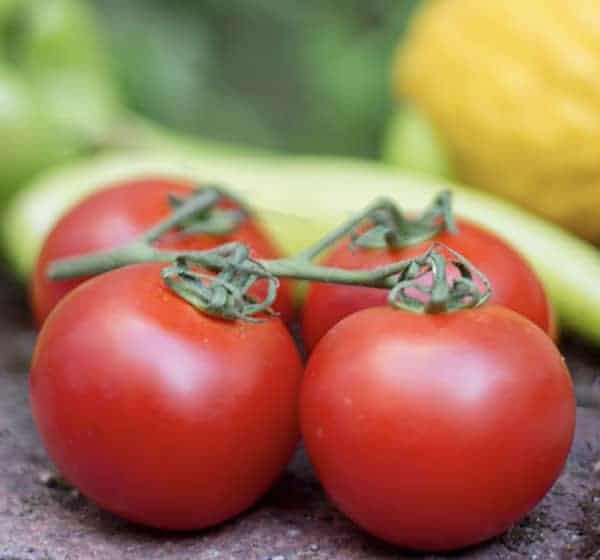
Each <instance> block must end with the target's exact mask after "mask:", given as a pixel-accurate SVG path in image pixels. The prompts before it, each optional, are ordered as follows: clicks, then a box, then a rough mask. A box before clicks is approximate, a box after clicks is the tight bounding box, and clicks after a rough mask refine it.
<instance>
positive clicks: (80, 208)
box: [31, 178, 294, 325]
mask: <svg viewBox="0 0 600 560" xmlns="http://www.w3.org/2000/svg"><path fill="white" fill-rule="evenodd" d="M193 192H194V188H193V186H192V185H191V184H188V183H186V182H183V181H179V180H172V179H165V178H148V179H140V180H132V181H128V182H125V183H122V184H119V185H116V186H114V187H111V188H108V189H105V190H102V191H99V192H97V193H94V194H93V195H91V196H90V197H88V198H86V199H85V200H83V201H82V202H81V203H79V204H78V205H77V206H75V208H73V209H72V210H71V211H70V212H68V213H67V214H66V215H65V216H63V218H62V219H61V220H60V221H59V222H58V224H57V225H56V226H55V227H54V229H53V230H52V232H51V233H50V234H49V236H48V238H47V239H46V241H45V243H44V246H43V248H42V251H41V253H40V256H39V258H38V261H37V263H36V267H35V272H34V275H33V281H32V286H31V305H32V309H33V314H34V317H35V320H36V323H37V324H38V325H41V324H42V323H43V322H44V320H45V319H46V317H47V316H48V314H49V313H50V311H51V310H52V308H53V307H54V306H55V305H56V304H57V302H58V301H59V300H60V299H61V298H62V297H63V296H64V295H65V294H66V293H67V292H69V291H70V290H72V289H73V288H74V287H75V286H78V285H79V284H81V283H82V282H84V281H85V279H84V278H78V279H74V280H68V281H62V282H54V281H52V280H50V279H49V278H48V277H47V276H46V270H47V267H48V265H49V263H51V262H52V261H54V260H57V259H61V258H66V257H72V256H76V255H81V254H84V253H91V252H94V251H99V250H101V249H111V248H115V247H118V246H120V245H123V244H125V243H128V242H130V241H133V240H134V239H135V238H137V237H138V236H140V235H141V234H142V233H143V232H144V231H146V230H147V229H149V228H150V227H151V226H153V225H154V224H156V223H157V222H159V221H160V220H162V219H163V218H165V217H166V216H167V215H168V214H169V212H170V211H171V207H170V206H169V203H168V195H169V194H174V195H179V196H188V195H190V194H192V193H193ZM221 206H222V207H229V208H231V207H235V204H233V203H232V202H231V201H226V203H225V204H222V205H221ZM230 241H239V242H241V243H245V244H246V245H248V246H249V247H250V248H251V255H252V256H253V257H256V258H277V257H279V256H280V255H279V252H278V250H277V249H276V247H275V245H274V244H273V242H272V241H271V240H270V239H269V237H268V235H267V234H266V233H265V232H264V231H263V230H262V228H261V227H260V225H259V224H257V223H256V222H255V221H254V220H252V219H249V220H246V221H244V222H243V223H242V224H241V225H240V226H239V227H238V228H237V229H236V230H235V231H234V232H233V233H231V234H229V235H225V236H218V237H217V236H212V235H194V236H182V235H177V234H176V233H175V234H169V235H168V236H166V237H165V238H164V239H162V240H161V242H160V243H158V246H160V247H164V248H171V249H182V250H185V249H187V250H193V249H197V250H203V249H210V248H213V247H217V246H218V245H221V244H223V243H229V242H230ZM253 294H254V295H255V296H256V297H257V298H259V299H262V298H263V297H264V295H265V294H266V284H265V283H263V284H257V285H256V287H255V291H254V292H253ZM274 308H275V309H276V310H277V311H278V312H279V313H280V314H281V316H282V318H283V319H284V320H285V321H290V320H291V318H292V317H293V314H294V311H293V304H292V299H291V285H290V283H289V282H285V281H284V282H282V285H281V286H280V290H279V294H278V298H277V301H276V302H275V305H274Z"/></svg>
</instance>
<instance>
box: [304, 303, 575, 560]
mask: <svg viewBox="0 0 600 560" xmlns="http://www.w3.org/2000/svg"><path fill="white" fill-rule="evenodd" d="M300 416H301V428H302V434H303V437H304V442H305V445H306V448H307V450H308V454H309V456H310V459H311V461H312V464H313V465H314V467H315V469H316V472H317V474H318V477H319V479H320V480H321V482H322V484H323V486H324V488H325V490H326V491H327V493H328V495H329V496H330V497H331V499H332V501H333V502H334V503H335V504H336V505H337V506H338V507H339V508H340V510H341V511H343V512H344V513H345V514H346V515H348V517H350V519H352V520H354V521H355V522H356V523H357V524H358V525H360V526H361V527H363V528H364V529H365V530H367V531H368V532H369V533H372V534H373V535H375V536H377V537H380V538H382V539H384V540H386V541H390V542H392V543H395V544H397V545H401V546H403V547H407V548H414V549H420V550H430V551H435V550H449V549H454V548H460V547H464V546H468V545H472V544H475V543H478V542H481V541H483V540H486V539H488V538H491V537H493V536H494V535H497V534H499V533H501V532H502V531H504V530H505V529H507V528H508V527H509V526H510V525H511V524H513V523H514V522H515V521H517V520H518V519H520V518H521V517H523V516H524V515H525V514H526V513H527V512H528V511H529V510H530V509H531V508H533V506H534V505H535V504H536V503H537V502H538V501H539V500H540V499H541V498H542V497H543V496H544V494H545V493H546V492H547V491H548V489H549V488H550V487H551V485H552V484H553V482H554V481H555V480H556V478H557V477H558V475H559V474H560V472H561V469H562V467H563V465H564V463H565V460H566V458H567V455H568V452H569V448H570V446H571V442H572V439H573V431H574V424H575V400H574V396H573V387H572V384H571V380H570V377H569V373H568V371H567V368H566V367H565V364H564V362H563V359H562V357H561V356H560V354H559V352H558V350H557V349H556V347H555V345H554V344H553V342H552V340H551V339H550V338H549V337H548V336H547V335H546V334H545V333H544V332H543V331H542V330H540V329H539V328H538V327H537V326H535V325H534V324H533V323H531V322H530V321H529V320H527V319H525V318H524V317H522V316H521V315H518V314H517V313H515V312H513V311H511V310H509V309H506V308H503V307H499V306H484V307H481V308H478V309H472V310H466V311H458V312H454V313H445V314H439V315H416V314H412V313H409V312H404V311H398V310H394V309H392V308H385V307H375V308H370V309H367V310H363V311H360V312H358V313H355V314H353V315H351V316H349V317H347V318H346V319H344V320H342V321H340V322H339V323H338V324H337V325H336V326H335V327H334V328H333V329H331V330H330V331H329V332H328V333H327V334H326V335H325V336H324V337H323V339H322V340H321V342H320V343H319V344H318V345H317V347H316V348H315V350H314V352H313V353H312V355H311V357H310V359H309V362H308V366H307V370H306V372H305V379H304V382H303V387H302V392H301V399H300Z"/></svg>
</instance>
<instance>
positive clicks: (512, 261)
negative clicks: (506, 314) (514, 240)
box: [302, 220, 556, 350]
mask: <svg viewBox="0 0 600 560" xmlns="http://www.w3.org/2000/svg"><path fill="white" fill-rule="evenodd" d="M457 225H458V232H457V233H456V234H451V233H448V232H443V233H441V234H440V235H437V236H436V237H434V238H432V239H430V240H428V241H425V242H423V243H420V244H418V245H414V246H412V247H407V248H404V249H397V250H389V249H362V248H360V247H355V248H352V247H351V246H350V241H349V240H344V241H342V242H341V243H340V244H338V245H336V246H335V247H334V248H333V250H332V251H331V252H330V253H329V254H328V255H327V256H326V257H325V259H324V261H323V264H325V265H327V266H335V267H339V268H346V269H351V270H354V269H369V268H375V267H377V266H384V265H387V264H390V263H393V262H397V261H400V260H403V259H408V258H413V257H416V256H419V255H421V254H423V253H424V252H425V251H426V250H427V249H428V248H429V247H430V246H431V244H432V243H433V242H434V241H439V242H440V243H444V244H445V245H447V246H448V247H450V248H452V249H454V250H455V251H458V252H459V253H460V254H461V255H463V256H464V257H466V258H467V259H468V260H469V261H470V262H471V263H472V264H474V265H475V266H476V267H477V268H478V269H479V270H481V271H482V272H483V273H484V274H485V275H486V276H487V277H488V279H489V280H490V282H491V284H492V287H493V289H494V293H493V296H492V298H491V300H490V301H491V302H492V303H496V304H498V305H503V306H506V307H509V308H510V309H512V310H514V311H516V312H518V313H521V314H522V315H524V316H525V317H527V318H528V319H530V320H531V321H533V322H534V323H536V324H537V325H538V326H539V327H540V328H541V329H543V330H544V331H546V332H547V333H549V334H550V335H551V336H555V335H556V332H555V328H556V326H555V324H554V315H553V310H552V307H551V304H550V302H549V300H548V298H547V296H546V294H545V291H544V288H543V286H542V284H541V282H540V281H539V279H538V277H537V275H536V274H535V272H534V271H533V270H532V268H531V267H530V266H529V264H528V263H527V262H526V261H525V259H524V258H523V257H521V255H519V254H518V253H517V252H516V251H515V250H514V249H513V248H512V247H510V246H509V245H508V244H506V243H505V242H504V241H502V240H501V239H499V238H498V237H497V236H495V235H494V234H492V233H490V232H487V231H485V230H484V229H482V228H480V227H478V226H476V225H474V224H471V223H469V222H467V221H465V220H458V224H457ZM388 293H389V292H388V291H387V290H378V289H376V288H364V287H356V286H342V285H335V284H324V283H313V284H312V285H311V286H310V288H309V290H308V293H307V296H306V301H305V303H304V307H303V314H302V335H303V340H304V342H305V344H306V346H307V348H308V350H311V349H312V348H314V346H315V345H316V343H317V342H318V341H319V339H320V338H321V337H322V336H323V335H324V334H325V333H326V332H327V331H328V330H329V329H330V328H331V327H333V325H335V324H336V323H337V322H338V321H340V320H341V319H343V318H344V317H346V316H347V315H350V314H351V313H354V312H355V311H359V310H361V309H367V308H368V307H375V306H379V305H385V304H386V300H387V296H388Z"/></svg>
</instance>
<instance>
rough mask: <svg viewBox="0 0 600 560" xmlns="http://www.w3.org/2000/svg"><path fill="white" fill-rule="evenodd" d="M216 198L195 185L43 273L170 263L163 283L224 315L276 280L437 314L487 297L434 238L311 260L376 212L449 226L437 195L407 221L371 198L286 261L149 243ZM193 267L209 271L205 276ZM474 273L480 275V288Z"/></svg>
mask: <svg viewBox="0 0 600 560" xmlns="http://www.w3.org/2000/svg"><path fill="white" fill-rule="evenodd" d="M223 196H225V195H223V194H222V193H221V192H220V191H219V190H218V189H215V188H206V189H203V190H202V191H199V193H198V194H196V195H193V196H192V197H190V198H189V199H186V200H179V201H178V202H177V203H176V204H175V205H174V206H175V208H174V210H173V212H172V213H171V214H170V215H169V216H168V217H167V218H165V219H164V220H163V221H161V222H160V223H158V224H157V225H155V226H154V227H153V228H151V229H150V230H148V231H147V232H146V233H144V234H143V235H142V236H141V237H140V238H139V239H137V240H136V241H134V242H132V243H130V244H127V245H125V246H122V247H119V248H116V249H111V250H107V251H100V252H97V253H92V254H88V255H83V256H80V257H74V258H68V259H62V260H60V261H56V262H53V263H51V265H50V267H49V269H48V275H49V277H50V278H51V279H53V280H65V279H68V278H75V277H81V276H91V275H96V274H100V273H103V272H107V271H109V270H112V269H115V268H119V267H122V266H126V265H129V264H136V263H148V262H156V263H161V262H164V263H171V266H170V267H167V268H165V269H164V270H163V274H162V276H163V279H164V281H165V282H166V284H167V285H168V286H169V287H170V288H171V289H172V290H173V291H174V292H176V293H177V294H178V295H179V296H181V297H182V298H184V299H185V300H186V301H188V302H189V303H190V304H192V305H194V306H195V307H197V308H198V309H200V310H202V311H203V312H205V313H208V314H211V315H217V316H220V317H224V318H227V319H239V318H245V319H250V318H251V317H252V316H253V315H256V314H260V313H263V312H265V311H267V310H268V309H270V306H271V304H272V303H273V302H274V300H275V297H276V294H277V287H278V278H292V279H298V280H308V281H318V282H328V283H336V284H349V285H357V286H365V287H371V288H383V289H389V290H391V291H390V303H391V304H392V305H393V306H395V307H399V308H402V309H406V310H410V311H413V312H427V313H438V312H443V311H455V310H458V309H462V308H466V307H475V306H477V305H481V304H482V303H483V302H485V301H486V300H487V299H488V298H489V297H490V295H491V287H490V285H489V282H488V281H487V279H486V278H485V276H484V275H483V274H482V273H481V272H479V271H478V270H477V269H475V268H474V267H473V265H472V264H471V263H469V262H468V261H466V259H464V258H463V257H461V256H460V255H458V254H457V253H456V252H454V251H452V250H451V249H449V248H447V247H445V246H443V245H441V244H439V243H434V244H433V245H432V246H431V248H430V249H429V250H428V251H426V252H425V253H424V254H423V255H422V256H421V257H418V258H416V259H414V258H413V259H406V260H400V261H398V262H395V263H392V264H389V265H385V266H380V267H376V268H373V269H371V270H347V269H342V268H335V267H327V266H320V265H317V264H314V263H313V262H312V260H313V259H314V258H315V257H316V256H317V255H319V254H320V253H321V252H323V251H324V250H326V249H327V248H328V247H330V246H331V245H332V244H333V243H335V242H336V241H338V240H339V239H341V238H342V237H344V236H346V235H348V234H351V233H352V232H353V231H355V229H356V228H357V227H358V226H359V225H360V224H361V223H362V222H363V221H365V220H369V221H370V222H371V224H374V225H372V227H378V224H379V223H380V221H381V218H380V216H381V214H382V213H385V214H386V215H387V216H388V217H389V216H392V217H393V219H394V220H395V221H396V222H397V223H402V224H404V225H405V226H406V225H407V224H409V223H413V224H415V223H416V224H420V225H418V226H417V229H421V230H422V229H423V227H424V226H423V224H425V223H426V224H428V226H427V227H429V230H430V232H433V231H434V230H436V231H438V228H440V227H442V228H448V229H450V227H452V223H453V222H452V221H451V218H448V217H447V214H448V208H449V206H448V203H447V202H448V200H449V199H448V197H447V195H445V194H444V193H442V195H441V196H440V197H438V199H436V201H435V202H434V205H433V206H432V208H430V209H428V210H427V211H426V212H425V213H424V214H423V215H422V216H421V217H420V218H418V219H417V220H413V221H412V222H409V221H407V220H405V219H404V218H403V217H402V215H401V213H400V212H399V210H398V209H397V208H396V207H395V206H394V204H393V203H392V202H390V201H389V200H386V199H381V200H377V201H375V202H374V203H373V204H371V205H369V206H368V207H367V208H365V209H364V210H363V211H362V212H360V213H358V214H357V215H356V216H355V217H353V218H351V219H350V220H349V221H348V222H346V223H344V224H342V225H341V226H340V227H338V228H336V229H335V230H334V231H332V232H331V233H330V234H328V235H327V236H325V237H324V238H323V239H322V240H321V241H320V242H318V243H317V244H315V245H314V246H312V247H309V248H308V249H306V250H305V251H302V252H301V253H299V254H298V255H296V256H295V257H290V258H282V259H252V258H250V256H249V250H248V248H246V247H245V246H244V245H241V244H239V243H228V244H225V245H221V246H220V247H217V248H215V249H211V250H207V251H178V250H170V249H160V248H157V247H155V246H153V243H155V242H156V241H158V240H159V239H160V238H161V237H162V236H163V235H165V234H166V233H168V232H170V231H172V230H175V229H178V230H182V231H184V232H185V231H187V229H186V228H189V227H190V226H189V224H190V223H194V220H198V218H202V217H203V216H204V217H206V212H207V210H209V209H211V208H214V207H215V205H216V204H217V203H218V202H219V200H221V198H222V197H223ZM440 208H441V210H440ZM440 216H442V218H441V219H440ZM386 219H387V218H386ZM378 220H379V222H378ZM407 228H408V226H407ZM192 231H196V232H197V231H198V230H194V229H192ZM368 231H369V230H367V233H368ZM432 235H433V233H432ZM446 255H450V257H451V258H450V259H449V260H448V259H447V256H446ZM448 264H450V265H451V266H453V267H455V268H456V270H457V271H458V277H457V278H456V279H455V280H453V281H451V282H450V281H449V280H448V277H447V266H448ZM200 269H204V270H209V271H212V272H216V273H217V274H216V275H207V274H206V273H205V272H202V270H200ZM428 277H429V278H430V282H429V284H427V278H428ZM475 277H478V278H479V279H480V284H481V285H483V286H484V290H483V291H481V290H480V289H479V285H478V284H477V282H476V281H475ZM261 279H262V280H263V281H266V282H267V283H268V290H267V295H266V296H265V298H264V300H263V301H260V302H257V301H255V300H254V299H253V298H252V297H251V296H250V295H249V290H250V288H251V286H252V285H253V284H254V283H255V282H257V281H259V280H261ZM411 289H412V290H413V291H414V290H417V291H418V292H420V293H422V294H424V295H425V296H426V297H425V301H422V299H421V298H416V297H415V296H414V295H411V293H410V291H411Z"/></svg>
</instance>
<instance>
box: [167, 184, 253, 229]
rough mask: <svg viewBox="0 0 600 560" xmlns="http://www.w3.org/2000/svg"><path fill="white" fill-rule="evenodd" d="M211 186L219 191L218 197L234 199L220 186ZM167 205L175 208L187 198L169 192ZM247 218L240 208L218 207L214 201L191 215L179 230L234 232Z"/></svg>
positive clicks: (246, 214) (244, 211)
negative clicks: (209, 205)
mask: <svg viewBox="0 0 600 560" xmlns="http://www.w3.org/2000/svg"><path fill="white" fill-rule="evenodd" d="M205 188H211V189H213V190H215V191H216V192H218V193H219V195H220V199H224V198H226V199H228V200H234V201H235V199H234V198H233V196H231V195H230V194H229V193H227V192H226V191H224V190H223V189H222V188H220V187H214V186H211V187H205ZM168 196H169V205H170V206H171V208H172V209H173V210H176V209H177V208H179V207H180V206H182V205H183V204H185V202H186V201H187V200H188V199H189V197H187V196H178V195H175V194H172V193H171V194H169V195H168ZM247 218H248V212H247V211H246V210H245V209H244V208H242V207H239V208H219V207H218V206H217V205H216V203H215V204H214V205H212V206H211V207H209V208H206V209H204V210H203V211H202V212H199V213H198V214H196V215H195V216H192V217H191V218H190V219H188V220H187V221H186V222H185V223H183V224H181V225H180V226H179V231H181V233H183V234H184V235H197V234H202V233H204V234H208V235H227V234H229V233H232V232H234V231H235V230H236V229H237V228H238V227H240V225H241V224H242V223H243V222H244V221H245V220H246V219H247Z"/></svg>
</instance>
